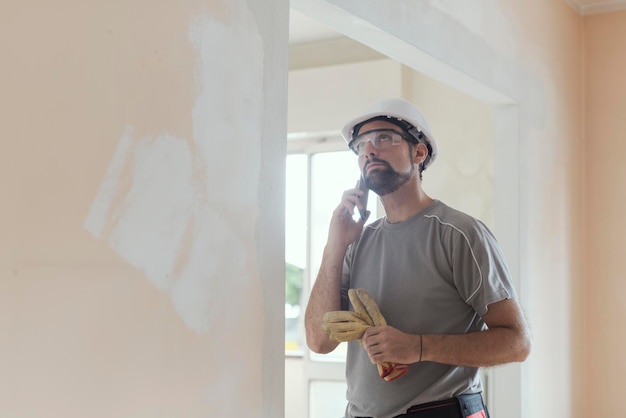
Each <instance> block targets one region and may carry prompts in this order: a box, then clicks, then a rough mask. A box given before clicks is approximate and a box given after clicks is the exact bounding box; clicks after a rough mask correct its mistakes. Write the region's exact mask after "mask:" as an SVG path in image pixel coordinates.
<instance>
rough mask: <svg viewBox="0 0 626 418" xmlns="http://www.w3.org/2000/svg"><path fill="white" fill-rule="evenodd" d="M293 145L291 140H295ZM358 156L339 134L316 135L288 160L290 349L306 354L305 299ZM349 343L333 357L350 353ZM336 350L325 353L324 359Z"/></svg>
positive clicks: (293, 150) (352, 179)
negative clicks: (331, 137)
mask: <svg viewBox="0 0 626 418" xmlns="http://www.w3.org/2000/svg"><path fill="white" fill-rule="evenodd" d="M290 145H291V144H290ZM359 175H360V173H359V169H358V165H357V160H356V156H355V155H354V153H352V151H348V150H347V149H346V146H345V143H344V142H343V140H341V139H340V138H336V139H334V140H327V139H324V140H320V139H319V138H312V139H308V140H304V141H298V143H297V144H295V145H291V149H290V153H289V155H288V156H287V161H286V188H285V192H286V198H285V222H286V225H285V272H286V274H285V295H286V296H285V352H286V354H288V355H301V354H302V353H303V351H304V349H305V347H306V342H305V339H304V320H303V314H304V304H305V302H306V297H307V295H308V292H309V290H310V288H311V286H312V283H313V281H314V280H315V277H316V276H317V272H318V269H319V264H320V262H321V259H322V253H323V250H324V246H325V244H326V239H327V236H328V225H329V223H330V218H331V216H332V212H333V210H334V209H335V207H337V205H338V204H339V201H340V200H341V196H342V194H343V192H344V191H345V190H347V189H349V188H352V187H354V186H355V184H356V181H357V179H358V178H359ZM373 196H374V194H373V193H370V197H369V198H370V201H369V202H368V208H369V209H370V210H371V211H372V215H371V216H370V221H371V220H373V219H376V212H377V211H376V200H375V197H373ZM343 350H345V344H342V345H340V347H339V350H336V352H335V353H334V354H335V355H334V357H335V358H337V357H339V358H341V359H343V358H344V357H345V351H343ZM332 358H333V356H332V355H331V356H328V355H326V356H324V359H325V360H330V359H332Z"/></svg>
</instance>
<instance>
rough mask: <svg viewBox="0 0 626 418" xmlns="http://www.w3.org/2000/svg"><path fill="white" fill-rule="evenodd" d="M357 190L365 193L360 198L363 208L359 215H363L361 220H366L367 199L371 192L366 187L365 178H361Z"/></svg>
mask: <svg viewBox="0 0 626 418" xmlns="http://www.w3.org/2000/svg"><path fill="white" fill-rule="evenodd" d="M357 188H358V189H359V190H361V191H362V192H363V194H361V196H360V197H359V201H360V202H361V205H363V208H359V214H360V215H361V219H363V220H365V217H366V216H367V198H368V196H369V191H370V190H369V189H368V188H367V186H366V185H365V179H364V178H363V177H361V178H359V181H358V182H357Z"/></svg>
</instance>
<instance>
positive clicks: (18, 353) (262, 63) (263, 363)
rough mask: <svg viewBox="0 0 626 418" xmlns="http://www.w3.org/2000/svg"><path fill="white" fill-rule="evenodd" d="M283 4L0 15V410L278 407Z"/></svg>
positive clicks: (107, 6)
mask: <svg viewBox="0 0 626 418" xmlns="http://www.w3.org/2000/svg"><path fill="white" fill-rule="evenodd" d="M288 7H289V5H288V2H286V1H281V0H273V1H272V2H271V4H270V5H268V4H267V2H265V4H263V5H262V6H261V5H259V4H257V2H254V1H238V2H224V1H219V0H209V1H203V2H199V1H195V0H187V1H182V2H176V3H159V4H156V3H154V4H153V3H146V2H142V1H130V2H124V3H107V2H95V3H89V4H87V3H81V2H77V1H71V0H65V1H61V2H54V3H50V2H45V1H36V2H35V3H32V2H30V3H19V2H18V3H15V2H13V3H5V4H3V5H2V6H1V7H0V54H1V57H2V63H3V64H2V75H1V77H0V91H2V95H1V97H0V115H1V118H2V123H1V124H0V138H1V141H2V142H1V143H2V152H1V153H0V170H1V174H2V176H1V177H0V190H1V192H2V205H0V230H1V231H2V232H1V234H0V249H1V251H0V334H1V335H2V343H1V344H0V416H3V417H18V416H24V417H26V416H28V417H53V418H54V417H64V418H69V417H87V416H88V417H96V418H97V417H133V418H140V417H149V418H155V417H164V418H165V417H167V418H169V417H174V416H184V417H210V416H239V415H242V416H243V415H246V416H259V417H266V418H270V417H272V418H273V417H277V416H281V415H282V410H283V388H282V374H283V373H282V371H283V367H284V360H283V348H282V338H283V328H282V324H283V323H284V322H283V302H282V299H283V298H282V294H283V293H282V292H283V290H284V270H283V268H284V263H283V259H284V248H283V245H282V244H281V243H282V242H283V228H284V227H283V216H282V214H283V210H284V209H283V208H284V204H283V201H282V195H283V194H282V187H283V186H282V184H283V183H284V178H283V177H284V174H283V167H284V164H283V161H284V153H285V142H284V141H285V136H286V121H285V117H284V115H285V114H286V88H287V82H286V80H287V70H286V68H287V48H286V45H287V28H288ZM270 243H271V244H270ZM242 394H244V395H242Z"/></svg>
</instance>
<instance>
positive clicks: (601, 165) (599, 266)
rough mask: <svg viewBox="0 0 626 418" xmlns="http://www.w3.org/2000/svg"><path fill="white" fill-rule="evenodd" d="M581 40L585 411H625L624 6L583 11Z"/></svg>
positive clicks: (617, 413) (606, 413)
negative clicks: (591, 12)
mask: <svg viewBox="0 0 626 418" xmlns="http://www.w3.org/2000/svg"><path fill="white" fill-rule="evenodd" d="M584 28H585V30H584V45H585V62H584V64H585V113H586V115H585V122H586V126H585V136H586V146H585V163H584V169H585V171H586V172H587V174H588V175H587V178H586V182H585V190H586V192H587V196H586V202H587V217H586V228H587V229H586V237H587V239H586V243H587V244H586V251H587V254H586V256H585V259H586V260H587V262H588V265H587V269H586V275H585V285H584V287H583V289H584V292H585V294H586V295H587V298H588V302H587V306H586V312H585V313H586V315H585V317H586V321H585V327H586V333H587V341H588V345H587V351H586V357H585V361H584V365H585V368H586V370H587V375H588V392H587V393H588V399H587V403H588V405H590V407H591V408H593V409H590V410H589V412H588V416H589V415H597V416H599V417H610V416H620V415H623V409H624V408H623V400H622V398H623V390H622V388H623V384H622V382H623V379H624V373H625V372H626V359H625V358H624V354H623V349H622V348H623V347H624V345H626V328H625V327H624V318H626V305H625V304H624V300H623V294H624V292H625V291H626V280H625V279H626V273H625V272H624V249H625V248H626V238H625V237H626V219H624V209H626V193H624V185H625V184H626V166H625V165H624V154H625V153H626V141H625V140H626V119H625V118H624V115H626V82H624V74H626V53H625V45H624V40H626V12H614V13H608V14H602V15H597V16H588V17H586V18H585V20H584Z"/></svg>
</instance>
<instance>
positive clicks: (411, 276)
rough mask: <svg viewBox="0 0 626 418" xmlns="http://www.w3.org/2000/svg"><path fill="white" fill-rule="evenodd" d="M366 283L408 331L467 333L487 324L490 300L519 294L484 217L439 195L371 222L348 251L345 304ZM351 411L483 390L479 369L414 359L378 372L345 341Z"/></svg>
mask: <svg viewBox="0 0 626 418" xmlns="http://www.w3.org/2000/svg"><path fill="white" fill-rule="evenodd" d="M349 288H363V289H365V290H366V291H367V292H368V293H369V294H370V295H371V296H372V298H373V299H374V300H375V301H376V302H377V303H378V305H379V307H380V310H381V312H382V314H383V316H384V317H385V319H386V320H387V323H388V324H389V325H391V326H393V327H395V328H398V329H399V330H401V331H404V332H408V333H411V334H462V333H469V332H474V331H481V330H484V329H485V328H486V325H485V323H484V322H483V320H482V318H481V316H482V315H484V314H485V313H486V312H487V306H488V305H489V304H491V303H494V302H497V301H500V300H504V299H510V298H515V297H516V295H515V290H514V288H513V284H512V282H511V275H510V273H509V270H508V268H507V267H506V264H505V261H504V257H503V255H502V253H501V250H500V247H499V245H498V243H497V242H496V239H495V238H494V236H493V235H492V233H491V232H490V231H489V230H488V228H487V227H486V226H485V225H484V224H483V223H482V222H480V221H479V220H477V219H474V218H472V217H471V216H469V215H466V214H464V213H462V212H459V211H457V210H455V209H452V208H450V207H448V206H446V205H445V204H443V203H442V202H440V201H437V200H436V201H434V202H433V203H432V204H431V205H429V206H428V207H427V208H425V209H424V210H422V211H421V212H420V213H418V214H416V215H415V216H413V217H411V218H410V219H408V220H406V221H404V222H401V223H396V224H391V223H389V222H387V221H386V219H384V218H382V219H378V220H376V221H375V222H373V223H372V224H370V225H368V226H366V227H365V228H364V230H363V233H362V234H361V237H360V238H359V240H358V241H356V242H355V243H353V244H352V245H351V246H350V247H349V249H348V252H347V254H346V257H345V260H344V267H343V277H342V286H341V292H342V294H341V301H342V309H349V308H350V309H352V308H351V307H349V301H348V289H349ZM348 344H349V346H348V357H347V364H346V378H347V382H348V391H347V399H348V406H347V409H346V417H349V418H350V417H355V416H356V417H358V416H364V417H376V418H388V417H393V416H396V415H398V414H403V413H405V412H406V410H407V408H409V407H410V406H412V405H416V404H420V403H425V402H431V401H436V400H441V399H446V398H450V397H453V396H456V395H460V394H464V393H477V392H481V391H482V385H481V382H480V377H479V374H478V369H477V368H471V367H456V366H449V365H445V364H438V363H433V362H421V363H417V364H412V365H411V366H410V368H409V372H408V373H407V374H405V375H404V376H402V377H400V378H398V379H396V380H393V381H391V382H386V381H384V380H383V379H381V378H380V377H379V376H378V371H377V369H376V366H375V365H373V364H372V363H371V362H370V360H369V358H368V356H367V353H366V352H365V350H364V349H363V347H361V346H360V345H359V342H357V341H353V342H350V343H348Z"/></svg>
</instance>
